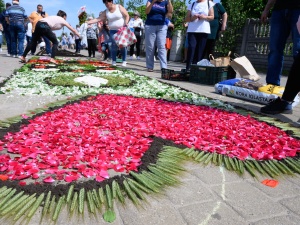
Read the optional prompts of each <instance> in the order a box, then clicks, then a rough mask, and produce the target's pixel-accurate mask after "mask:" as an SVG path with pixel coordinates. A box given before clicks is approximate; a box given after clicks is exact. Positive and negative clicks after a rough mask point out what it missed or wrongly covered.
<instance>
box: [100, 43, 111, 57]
mask: <svg viewBox="0 0 300 225" xmlns="http://www.w3.org/2000/svg"><path fill="white" fill-rule="evenodd" d="M111 44H112V43H111V42H102V43H101V50H102V52H103V54H104V60H105V59H107V58H111Z"/></svg>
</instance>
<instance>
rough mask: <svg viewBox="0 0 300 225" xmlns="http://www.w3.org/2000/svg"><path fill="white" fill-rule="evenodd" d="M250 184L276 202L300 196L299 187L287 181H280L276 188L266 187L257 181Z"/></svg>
mask: <svg viewBox="0 0 300 225" xmlns="http://www.w3.org/2000/svg"><path fill="white" fill-rule="evenodd" d="M249 182H250V181H249ZM250 183H251V184H252V185H253V186H255V187H256V188H258V189H259V190H261V191H262V192H264V193H265V194H266V195H268V196H269V197H271V198H272V199H273V200H275V201H276V200H280V199H282V198H290V197H296V196H299V195H300V188H299V186H297V185H296V184H294V183H292V182H290V181H288V180H286V179H282V180H281V179H279V184H278V185H277V186H276V187H275V188H272V187H268V186H265V185H263V184H262V183H260V182H257V181H252V182H250Z"/></svg>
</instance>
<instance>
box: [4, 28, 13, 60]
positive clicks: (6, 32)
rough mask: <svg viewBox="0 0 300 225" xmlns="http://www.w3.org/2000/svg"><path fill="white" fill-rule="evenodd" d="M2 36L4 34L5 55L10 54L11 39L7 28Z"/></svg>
mask: <svg viewBox="0 0 300 225" xmlns="http://www.w3.org/2000/svg"><path fill="white" fill-rule="evenodd" d="M4 34H5V40H6V45H7V53H8V54H11V37H10V30H9V27H8V28H7V29H6V30H4Z"/></svg>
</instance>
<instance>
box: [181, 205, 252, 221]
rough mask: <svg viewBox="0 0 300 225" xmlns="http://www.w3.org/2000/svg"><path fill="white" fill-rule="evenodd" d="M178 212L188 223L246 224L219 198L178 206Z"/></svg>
mask: <svg viewBox="0 0 300 225" xmlns="http://www.w3.org/2000/svg"><path fill="white" fill-rule="evenodd" d="M179 212H180V213H181V215H182V216H183V218H184V220H185V221H186V222H187V224H189V225H198V224H209V225H218V224H219V225H225V224H228V225H229V224H239V225H243V224H248V223H247V222H245V221H244V219H243V218H242V217H241V216H239V215H238V214H237V213H236V212H235V211H233V210H232V209H231V208H230V207H228V206H227V205H226V204H224V203H222V202H221V201H220V200H217V201H212V202H205V203H198V204H194V205H189V206H186V207H180V208H179Z"/></svg>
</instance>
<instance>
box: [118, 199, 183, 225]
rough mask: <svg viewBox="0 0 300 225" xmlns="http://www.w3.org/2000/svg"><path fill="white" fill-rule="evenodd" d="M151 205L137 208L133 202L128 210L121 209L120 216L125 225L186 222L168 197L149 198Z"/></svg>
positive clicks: (176, 224)
mask: <svg viewBox="0 0 300 225" xmlns="http://www.w3.org/2000/svg"><path fill="white" fill-rule="evenodd" d="M148 202H151V204H143V208H137V207H135V206H134V205H133V204H132V203H131V202H129V201H128V202H127V203H126V208H122V207H119V212H120V216H121V218H122V222H123V224H124V225H141V224H147V225H184V224H186V222H185V221H184V220H183V218H182V217H181V215H180V213H179V212H178V211H177V209H176V208H175V207H174V206H173V205H172V203H171V202H170V200H168V199H167V198H166V197H163V196H162V197H161V198H160V199H159V200H158V199H153V198H151V199H150V198H149V199H148Z"/></svg>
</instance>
